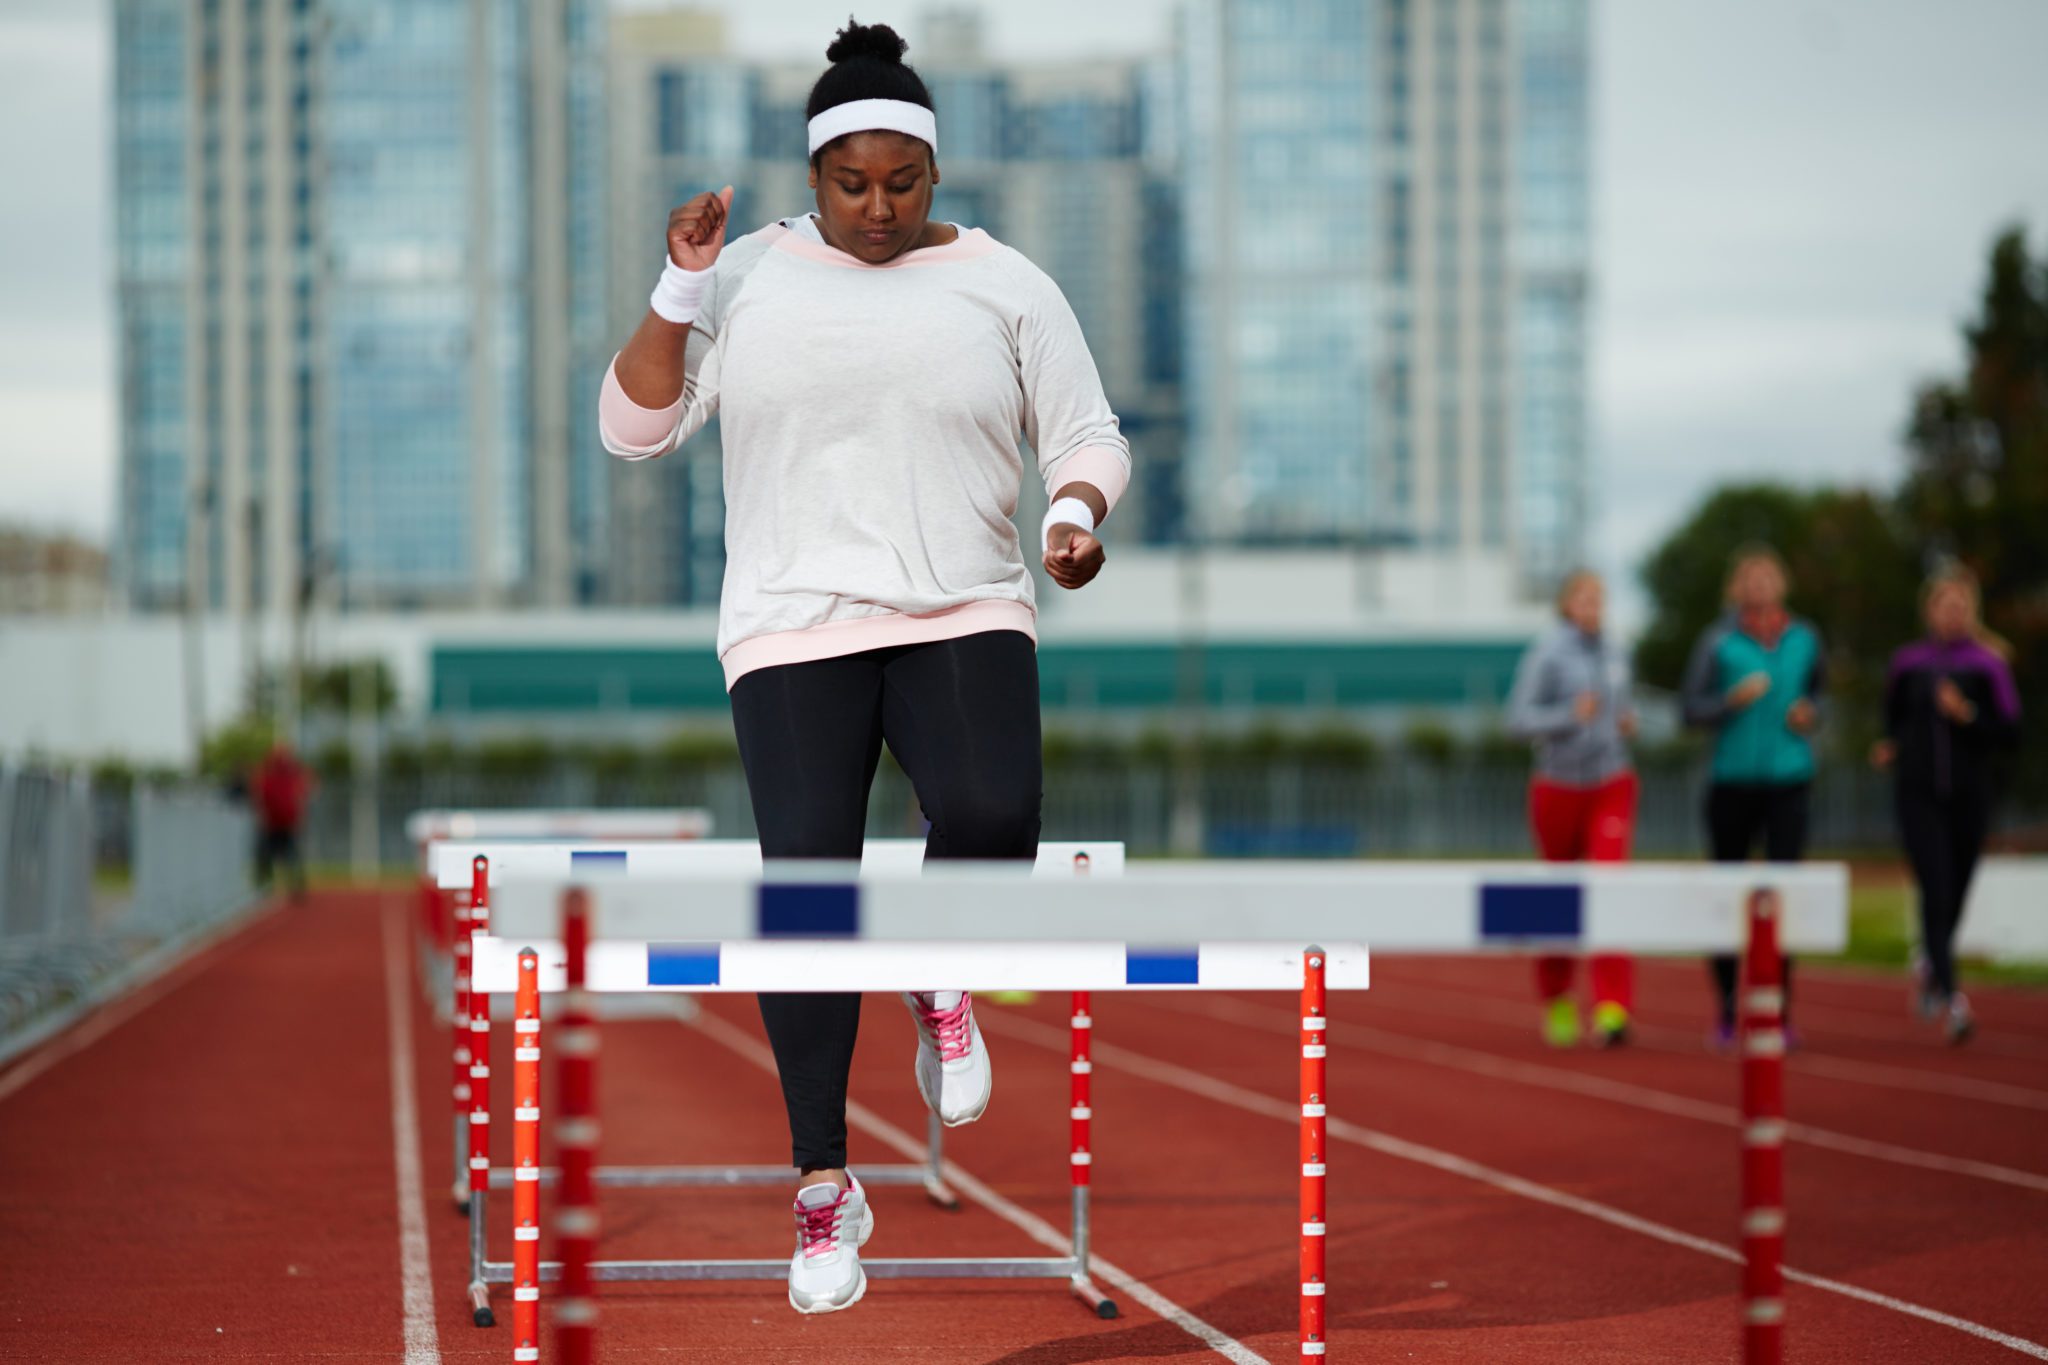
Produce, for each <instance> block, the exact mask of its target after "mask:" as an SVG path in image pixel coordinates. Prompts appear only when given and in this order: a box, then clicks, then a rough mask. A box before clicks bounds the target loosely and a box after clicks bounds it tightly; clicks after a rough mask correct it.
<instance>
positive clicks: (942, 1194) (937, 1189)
mask: <svg viewBox="0 0 2048 1365" xmlns="http://www.w3.org/2000/svg"><path fill="white" fill-rule="evenodd" d="M924 1194H925V1198H927V1199H929V1200H931V1201H932V1203H934V1204H936V1205H938V1206H939V1207H940V1208H942V1209H946V1210H949V1211H950V1212H953V1213H958V1212H960V1196H959V1195H957V1194H955V1193H954V1192H953V1187H952V1186H951V1185H948V1184H947V1183H946V1182H945V1181H943V1180H941V1179H939V1178H938V1177H937V1176H926V1177H925V1182H924Z"/></svg>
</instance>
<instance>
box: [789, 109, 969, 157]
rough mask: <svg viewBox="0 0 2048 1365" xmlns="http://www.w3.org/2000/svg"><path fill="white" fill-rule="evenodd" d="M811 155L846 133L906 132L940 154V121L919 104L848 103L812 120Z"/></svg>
mask: <svg viewBox="0 0 2048 1365" xmlns="http://www.w3.org/2000/svg"><path fill="white" fill-rule="evenodd" d="M810 126H811V155H812V156H816V155H817V154H818V148H820V147H822V146H824V145H825V144H826V143H828V142H830V141H832V140H833V139H834V138H841V137H845V136H846V135H847V134H848V133H867V132H874V131H876V130H886V131H888V132H891V133H908V134H910V136H912V137H914V138H918V139H920V140H922V141H923V142H924V144H925V145H926V146H927V147H930V148H931V149H932V155H933V156H937V155H938V154H939V121H938V119H936V118H935V117H933V115H932V111H931V110H929V109H927V108H925V107H924V106H923V105H922V104H912V103H911V102H910V101H908V100H850V101H848V102H847V103H845V104H835V105H833V106H832V107H831V108H830V109H827V110H826V111H825V112H824V113H822V114H820V115H818V116H817V117H816V118H814V119H812V120H811V125H810Z"/></svg>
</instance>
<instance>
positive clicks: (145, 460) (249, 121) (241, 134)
mask: <svg viewBox="0 0 2048 1365" xmlns="http://www.w3.org/2000/svg"><path fill="white" fill-rule="evenodd" d="M114 9H115V42H116V84H115V89H116V96H115V98H116V105H117V109H116V114H117V117H116V129H117V155H116V168H117V171H116V174H117V183H116V197H117V202H118V205H119V229H118V234H117V238H118V242H119V252H120V290H119V300H120V312H121V360H122V392H123V414H122V433H123V472H122V479H121V492H120V508H119V524H120V528H121V531H120V536H119V544H120V545H121V547H122V559H121V564H120V568H119V572H120V574H121V577H122V580H123V583H124V585H125V587H126V589H127V592H128V596H129V598H130V600H131V601H133V602H135V603H136V604H138V605H141V606H151V605H168V604H170V603H172V602H174V601H179V600H182V599H183V596H184V593H185V587H186V584H187V582H188V581H190V582H191V583H192V584H193V585H194V586H195V588H196V593H197V597H198V599H199V601H200V602H201V603H202V604H204V605H206V606H208V607H212V608H217V609H226V610H233V611H249V612H282V611H284V610H286V609H288V608H289V605H290V603H291V602H292V600H293V598H294V595H295V594H297V593H298V592H299V591H301V590H302V588H303V587H306V586H308V585H311V586H315V587H317V588H318V590H319V591H320V592H321V593H322V594H323V595H324V596H326V597H329V598H330V599H335V600H340V601H342V602H343V603H345V604H347V605H350V606H364V605H371V604H383V605H397V606H413V605H442V604H446V605H456V604H485V603H493V602H519V601H538V602H567V601H573V600H578V599H580V598H588V597H591V596H594V595H596V594H597V593H598V592H600V591H601V588H602V582H601V573H600V572H599V571H598V570H597V569H596V567H595V566H593V565H591V564H589V563H587V562H585V560H586V559H587V555H585V554H583V553H581V552H580V547H584V546H588V545H594V544H598V543H600V542H601V540H602V531H603V514H604V512H605V510H606V509H605V505H604V499H603V497H602V484H601V482H599V481H598V476H595V475H591V474H588V473H585V472H584V470H585V469H587V467H588V466H589V465H590V464H591V462H592V458H591V457H592V456H593V455H594V453H595V447H596V441H595V438H594V436H592V435H590V433H591V432H592V431H593V429H594V426H595V421H594V417H593V416H592V415H591V414H590V411H589V409H590V404H591V401H592V400H591V399H590V398H589V397H588V396H587V395H590V394H594V391H595V384H596V378H597V376H598V375H601V374H602V362H601V361H600V360H598V359H597V358H596V357H597V355H598V352H599V350H600V349H601V348H602V347H603V345H604V343H605V337H604V327H603V323H604V318H603V289H604V284H603V280H604V255H603V253H604V250H605V247H606V245H607V243H606V239H605V233H604V231H603V225H602V214H603V212H604V203H605V195H604V164H605V162H604V153H603V145H604V105H603V93H604V92H603V65H602V63H603V52H604V46H603V45H604V41H605V36H606V32H607V28H606V25H605V22H604V18H605V8H604V5H603V3H602V0H117V3H116V4H115V7H114ZM605 354H607V355H608V352H606V353H605Z"/></svg>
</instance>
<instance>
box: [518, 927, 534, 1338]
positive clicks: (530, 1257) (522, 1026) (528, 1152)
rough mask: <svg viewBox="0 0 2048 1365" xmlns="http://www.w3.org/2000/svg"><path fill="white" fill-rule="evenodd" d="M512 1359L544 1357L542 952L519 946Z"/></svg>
mask: <svg viewBox="0 0 2048 1365" xmlns="http://www.w3.org/2000/svg"><path fill="white" fill-rule="evenodd" d="M512 1033H513V1052H512V1106H513V1107H512V1359H513V1360H515V1361H520V1360H539V1359H540V957H539V955H538V954H536V953H535V952H534V950H533V949H531V948H522V949H520V950H519V994H518V996H517V998H516V1003H515V1005H514V1008H513V1019H512Z"/></svg>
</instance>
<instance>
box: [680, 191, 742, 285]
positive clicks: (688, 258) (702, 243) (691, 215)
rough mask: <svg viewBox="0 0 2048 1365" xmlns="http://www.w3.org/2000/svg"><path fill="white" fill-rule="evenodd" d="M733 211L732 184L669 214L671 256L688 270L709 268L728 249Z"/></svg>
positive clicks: (707, 193)
mask: <svg viewBox="0 0 2048 1365" xmlns="http://www.w3.org/2000/svg"><path fill="white" fill-rule="evenodd" d="M731 210H732V186H730V185H727V186H726V187H725V188H724V189H722V190H720V191H718V192H717V193H716V194H712V193H709V192H706V193H704V194H700V195H698V196H697V197H696V198H695V199H692V200H691V201H690V202H689V203H687V204H685V205H683V206H682V207H681V208H679V209H671V210H670V211H669V215H668V256H669V259H670V260H672V261H674V262H675V263H676V264H677V265H679V266H681V267H682V268H683V269H685V270H709V269H710V268H711V267H712V266H713V265H715V264H716V263H717V261H718V253H719V252H720V251H722V250H724V249H725V220H726V216H727V214H728V213H730V212H731Z"/></svg>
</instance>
